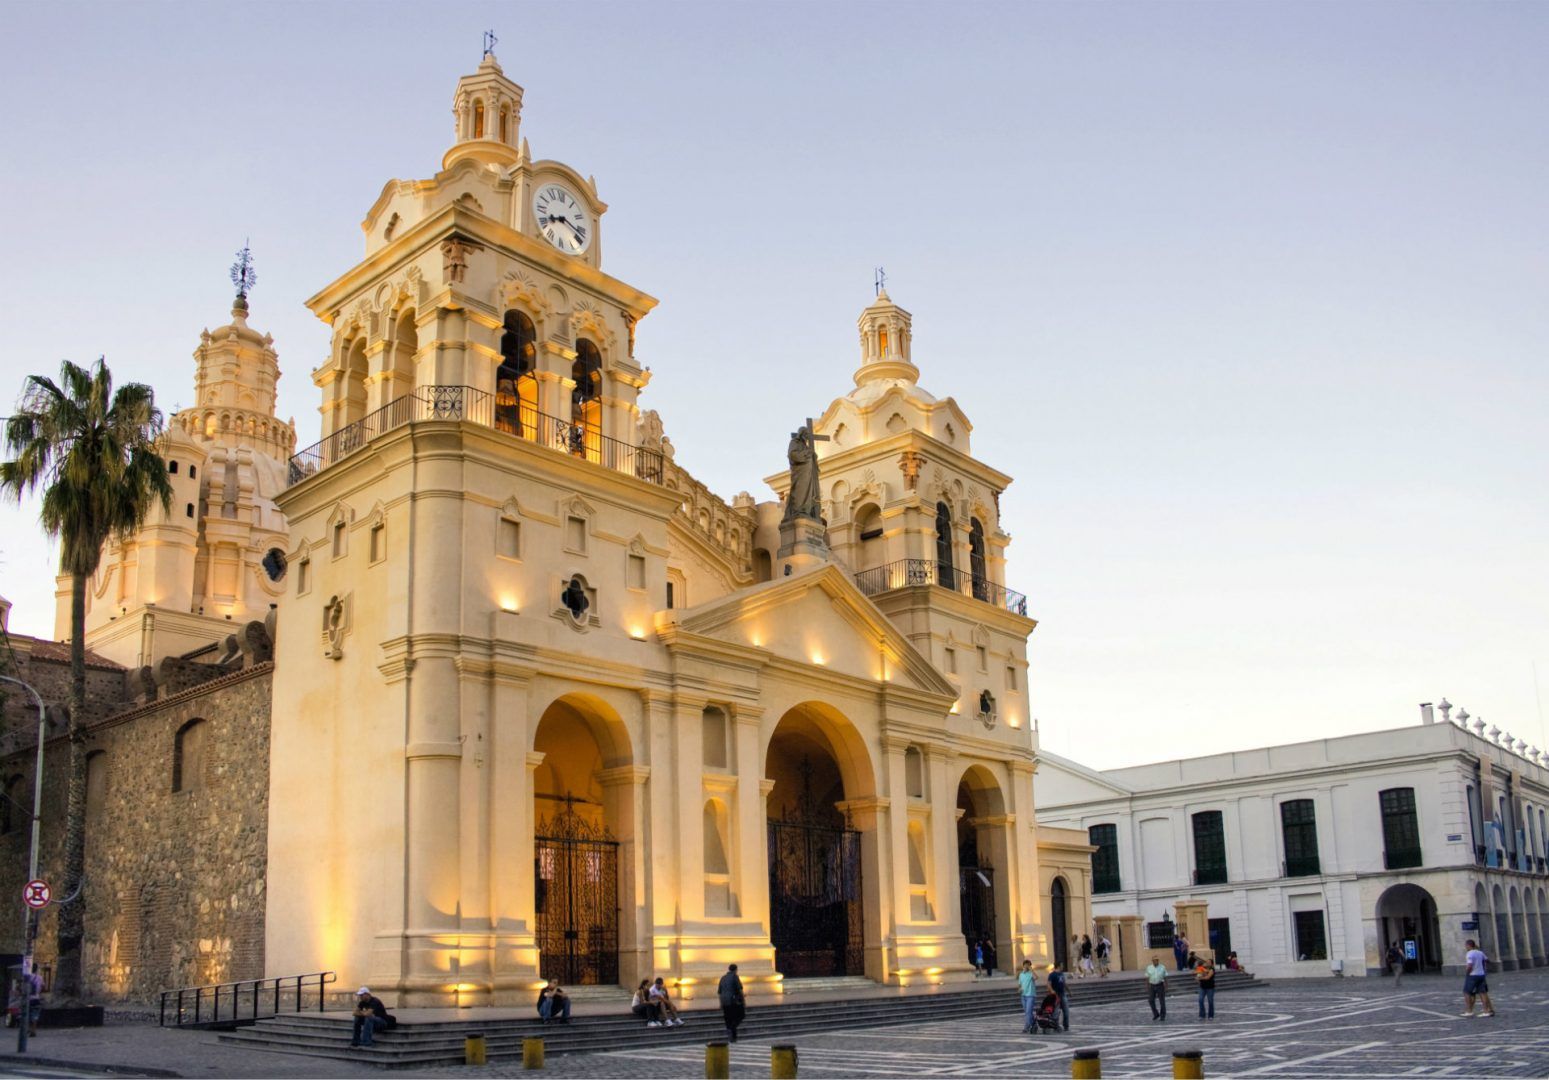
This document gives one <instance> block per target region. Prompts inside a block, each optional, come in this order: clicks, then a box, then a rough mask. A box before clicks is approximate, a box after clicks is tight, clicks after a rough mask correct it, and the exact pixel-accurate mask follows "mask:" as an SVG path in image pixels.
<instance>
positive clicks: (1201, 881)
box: [1194, 866, 1226, 885]
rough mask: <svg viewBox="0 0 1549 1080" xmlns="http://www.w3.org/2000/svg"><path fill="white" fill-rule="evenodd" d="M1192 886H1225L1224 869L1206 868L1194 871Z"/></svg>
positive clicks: (1217, 867) (1221, 867)
mask: <svg viewBox="0 0 1549 1080" xmlns="http://www.w3.org/2000/svg"><path fill="white" fill-rule="evenodd" d="M1194 884H1196V885H1225V884H1226V867H1224V866H1206V867H1202V868H1200V869H1198V870H1196V871H1194Z"/></svg>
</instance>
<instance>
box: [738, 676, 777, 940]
mask: <svg viewBox="0 0 1549 1080" xmlns="http://www.w3.org/2000/svg"><path fill="white" fill-rule="evenodd" d="M763 715H764V710H763V709H761V708H758V707H757V706H753V705H738V706H737V707H736V715H735V716H734V717H733V718H732V725H733V727H732V730H733V739H734V740H735V742H734V745H733V748H732V751H733V753H734V754H735V758H734V761H735V763H736V769H737V793H736V800H737V802H736V805H735V806H734V807H732V808H731V809H732V815H733V816H732V820H733V822H734V823H735V824H734V825H733V828H735V829H736V834H737V842H736V863H737V866H736V874H735V876H734V878H733V879H732V887H733V888H735V889H736V890H737V896H738V898H739V900H740V904H741V906H740V908H739V910H740V911H741V913H742V917H743V918H744V919H757V920H761V921H762V922H763V924H764V941H765V943H766V944H767V942H768V941H769V811H768V808H767V806H766V802H767V799H768V791H767V790H765V789H764V786H763V784H764V769H763V755H762V749H763V737H762V720H763Z"/></svg>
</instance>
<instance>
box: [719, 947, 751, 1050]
mask: <svg viewBox="0 0 1549 1080" xmlns="http://www.w3.org/2000/svg"><path fill="white" fill-rule="evenodd" d="M715 992H716V995H717V996H718V997H719V998H720V999H721V1019H722V1020H724V1021H726V1038H727V1039H728V1040H729V1041H731V1042H736V1041H737V1025H738V1024H740V1023H742V1020H743V1017H745V1016H747V1015H748V999H747V997H746V995H744V994H743V992H742V979H741V978H740V977H738V975H737V965H736V964H732V965H730V966H729V967H727V969H726V974H725V975H722V976H721V982H720V985H719V986H717V987H716V988H715Z"/></svg>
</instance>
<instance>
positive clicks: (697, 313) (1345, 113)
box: [0, 2, 1549, 767]
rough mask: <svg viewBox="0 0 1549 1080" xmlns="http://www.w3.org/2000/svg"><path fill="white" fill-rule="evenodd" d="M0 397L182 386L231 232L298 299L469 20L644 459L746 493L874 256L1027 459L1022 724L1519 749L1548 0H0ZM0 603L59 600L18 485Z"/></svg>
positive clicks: (949, 366)
mask: <svg viewBox="0 0 1549 1080" xmlns="http://www.w3.org/2000/svg"><path fill="white" fill-rule="evenodd" d="M0 16H3V18H4V23H5V27H6V32H5V33H4V35H3V37H0V254H3V258H0V407H3V406H5V405H8V404H9V402H10V401H11V400H12V398H13V396H14V394H15V393H16V391H17V389H19V387H20V384H21V380H22V378H23V376H24V375H26V374H28V373H30V372H39V371H44V372H53V371H54V370H55V369H56V368H57V364H58V361H59V360H60V359H61V358H62V357H69V358H71V359H74V360H77V361H80V362H85V361H88V360H90V359H92V358H94V357H96V356H97V355H99V354H106V356H107V358H108V361H109V364H110V365H111V366H112V368H113V370H114V372H115V373H116V375H117V376H118V377H119V378H120V379H141V380H146V381H149V382H151V383H152V384H153V385H154V386H155V388H156V390H157V395H158V399H159V400H160V402H161V403H162V404H163V406H164V407H165V408H167V409H168V410H169V411H170V409H171V408H172V407H173V406H176V405H180V404H186V403H188V401H189V399H190V397H191V393H192V376H193V361H192V359H191V356H190V354H191V352H192V350H193V349H194V347H195V345H196V344H197V343H198V335H199V331H200V329H201V328H203V327H206V326H215V325H219V324H221V323H223V322H225V321H227V318H228V316H227V312H228V309H229V306H230V303H229V302H230V297H231V291H232V290H231V288H230V285H229V283H228V281H227V279H226V269H227V266H228V265H229V263H230V262H231V258H232V253H233V252H234V251H235V250H236V249H237V248H239V247H240V246H241V245H242V242H243V240H244V238H246V237H251V238H252V244H253V249H254V252H255V254H256V257H257V263H258V268H259V272H260V283H259V286H258V288H257V290H256V291H255V294H254V296H253V315H252V322H253V324H254V325H256V326H258V327H260V328H262V329H264V330H267V331H269V332H270V333H272V334H273V335H274V337H275V339H276V344H277V348H278V349H279V353H280V362H281V365H282V368H283V370H284V373H285V375H284V378H283V380H282V383H281V398H282V414H284V415H294V416H295V418H296V423H297V426H298V428H299V429H300V433H301V443H302V444H303V445H305V444H308V443H311V442H313V441H315V440H316V438H317V435H318V417H317V412H316V406H317V402H318V396H317V392H316V391H315V389H314V388H313V387H312V386H311V385H310V381H309V379H308V372H309V371H310V370H311V369H312V368H313V367H315V366H316V365H317V364H318V363H319V362H320V361H321V360H322V359H323V358H324V357H325V355H326V351H327V331H326V327H325V326H324V325H323V324H322V323H321V322H318V321H317V320H316V319H314V318H313V317H312V316H311V314H310V313H308V312H307V311H306V310H305V308H304V307H303V306H302V301H303V300H304V299H305V298H306V297H307V296H309V295H311V294H312V293H313V292H314V291H315V290H316V289H318V288H319V287H320V286H322V285H323V284H325V283H327V282H328V281H331V280H332V279H333V278H334V277H336V276H337V275H338V274H339V273H340V272H342V271H343V270H344V269H346V268H347V267H349V266H350V265H352V264H353V263H354V262H355V261H356V260H357V259H358V258H359V257H360V255H361V253H362V238H361V234H360V230H359V222H360V221H361V219H362V217H363V216H364V214H365V211H366V209H367V208H368V207H369V206H370V205H371V203H372V202H373V201H374V200H375V199H376V197H377V195H378V193H379V192H380V191H381V189H382V185H383V184H384V183H385V182H386V181H387V180H388V179H390V178H394V177H399V178H415V177H424V176H429V175H431V174H433V173H434V171H435V170H436V169H437V167H438V166H439V163H440V160H441V154H442V152H443V151H444V150H445V149H446V147H447V145H448V143H449V142H450V138H451V123H452V120H451V111H450V110H451V97H452V90H453V86H454V85H455V83H456V80H457V77H458V76H459V75H461V74H464V73H466V72H468V71H471V70H472V69H473V67H474V66H475V65H476V64H477V62H478V59H479V54H480V36H479V35H480V32H481V31H483V30H484V29H485V28H487V27H493V28H494V29H495V31H496V33H497V34H498V35H499V37H500V44H499V45H498V47H497V50H496V52H497V54H498V56H499V57H500V60H501V62H502V64H503V66H504V67H505V70H506V72H507V74H508V75H510V76H511V77H513V78H514V79H515V80H516V81H517V82H518V83H520V84H522V86H524V87H525V88H526V91H527V94H526V101H525V106H524V110H523V122H522V131H523V134H524V135H526V136H527V137H528V138H529V139H530V141H531V144H532V148H533V152H534V154H535V155H536V156H538V157H551V158H558V159H560V160H562V161H566V162H568V163H570V164H572V165H574V166H575V167H576V168H578V169H579V170H580V172H581V173H583V174H588V173H591V174H595V175H596V177H597V184H598V189H599V191H600V193H601V195H602V197H603V198H604V199H605V200H606V201H607V202H608V203H609V205H610V207H611V208H610V210H609V212H608V214H607V216H606V218H605V221H604V234H605V235H604V244H605V247H604V255H605V267H606V269H608V270H609V271H610V272H611V273H613V274H614V275H616V276H618V277H620V278H623V279H624V280H626V281H628V282H630V283H631V284H634V285H636V286H638V287H640V288H642V289H644V290H645V291H647V292H649V293H651V294H653V295H654V296H656V297H658V298H659V299H660V300H661V306H660V308H658V309H657V311H656V312H654V313H653V314H652V315H651V316H650V317H649V318H648V319H646V320H645V321H644V322H643V323H642V324H641V328H640V338H639V349H638V355H639V357H640V358H641V360H642V361H643V362H644V363H646V364H649V365H650V366H651V368H652V369H653V370H654V372H655V378H654V380H653V382H652V383H651V386H650V388H649V389H648V391H647V392H646V395H645V398H644V401H643V404H644V405H645V406H646V407H652V408H656V409H658V410H659V411H660V412H661V414H662V417H663V418H664V420H665V422H666V425H667V431H668V434H669V435H670V436H671V437H672V439H673V441H674V442H675V444H676V445H677V447H678V460H679V461H680V462H682V463H684V464H685V465H687V466H688V467H689V468H690V469H691V470H692V471H693V472H695V474H696V475H698V476H699V477H700V478H701V479H703V480H704V481H705V482H706V483H708V484H709V485H710V486H711V487H712V488H714V489H715V490H717V491H719V492H720V493H722V494H723V495H724V496H727V497H728V498H729V497H730V496H732V495H734V494H735V493H736V492H737V491H739V490H742V489H746V490H749V491H751V492H753V493H754V494H755V495H756V496H757V497H759V498H768V497H769V496H770V493H769V492H768V490H767V489H764V488H763V487H762V485H761V483H760V479H759V478H760V477H762V476H765V475H768V474H769V473H771V472H774V471H775V470H777V469H779V468H781V467H783V465H784V456H783V455H784V447H785V441H786V436H787V433H788V432H789V431H790V430H792V428H793V427H794V425H795V424H796V423H797V422H798V421H799V420H800V419H801V418H803V417H805V416H809V415H811V416H816V415H817V414H818V413H820V412H821V411H822V409H823V408H824V407H825V406H826V405H827V403H828V402H829V401H830V400H831V399H832V398H833V397H834V396H836V395H837V394H840V393H843V392H845V391H846V390H847V389H848V388H849V387H850V385H851V383H850V374H851V372H852V371H853V370H854V368H855V366H856V360H857V355H858V353H857V345H856V334H855V326H854V320H855V317H856V315H857V314H858V313H859V311H860V309H861V308H862V307H863V306H864V305H865V304H866V303H867V302H868V301H869V300H870V299H871V279H872V268H873V267H874V266H876V265H878V264H882V265H884V266H886V267H887V270H888V275H889V277H888V282H889V292H890V293H891V294H892V296H893V298H894V299H895V300H896V301H898V302H899V303H900V304H902V305H903V306H904V307H906V308H908V309H909V310H910V311H912V312H913V314H914V316H915V324H914V325H915V360H916V362H917V363H918V365H919V367H920V368H921V371H922V373H923V374H922V379H921V382H922V384H923V385H924V386H925V387H926V388H927V389H930V390H931V391H933V392H935V393H937V394H938V395H947V394H950V395H952V396H954V397H956V399H957V401H958V403H959V404H960V405H961V406H962V407H963V409H964V410H965V411H966V412H967V414H968V415H969V417H970V418H971V419H972V420H973V422H974V432H973V445H974V451H975V453H976V455H977V456H978V457H980V458H982V459H984V460H986V461H988V462H989V463H990V464H992V465H995V466H996V467H998V468H1000V469H1002V470H1004V471H1006V472H1008V473H1010V474H1012V475H1013V476H1015V477H1016V483H1015V484H1013V486H1012V487H1011V489H1010V490H1009V491H1008V492H1007V493H1006V495H1005V497H1004V498H1003V500H1002V507H1003V510H1004V515H1005V526H1006V528H1007V530H1008V531H1009V532H1010V533H1011V534H1012V536H1013V538H1014V540H1013V544H1012V547H1011V550H1010V565H1009V570H1008V578H1009V582H1008V583H1009V584H1010V585H1011V586H1012V587H1013V588H1017V589H1020V590H1022V591H1025V592H1026V593H1027V594H1028V596H1029V597H1030V601H1029V603H1030V610H1031V613H1032V614H1034V615H1035V616H1036V617H1037V618H1038V619H1039V620H1040V625H1039V627H1038V629H1037V630H1036V631H1035V633H1034V634H1033V637H1032V641H1031V646H1030V653H1031V661H1032V672H1031V687H1032V693H1033V709H1032V711H1033V714H1034V716H1036V717H1038V718H1039V720H1040V722H1041V731H1042V737H1043V742H1044V745H1045V746H1047V747H1048V748H1050V749H1052V750H1054V751H1056V752H1059V753H1064V754H1068V755H1071V756H1075V757H1077V758H1080V759H1081V760H1083V761H1085V762H1088V763H1090V764H1092V765H1095V766H1098V767H1104V766H1111V765H1120V764H1128V763H1133V762H1138V761H1144V760H1151V759H1155V758H1159V757H1167V756H1175V755H1178V754H1185V755H1188V754H1197V753H1205V752H1209V751H1211V750H1212V749H1218V748H1228V747H1246V746H1252V745H1261V744H1266V743H1271V742H1280V741H1285V740H1290V739H1296V738H1311V737H1315V736H1320V735H1330V734H1339V733H1344V732H1350V731H1358V730H1370V729H1375V728H1381V727H1390V726H1397V725H1400V724H1407V723H1410V722H1413V721H1414V720H1415V718H1416V705H1417V703H1419V702H1421V701H1434V700H1439V699H1440V698H1441V697H1442V696H1443V695H1446V696H1448V697H1449V698H1450V699H1451V700H1452V701H1453V702H1454V703H1456V704H1462V705H1464V706H1466V707H1467V708H1468V709H1469V710H1470V711H1471V712H1474V713H1477V714H1479V715H1482V716H1483V717H1484V718H1485V719H1486V720H1487V721H1488V722H1490V723H1494V724H1499V725H1500V726H1501V727H1503V728H1508V729H1510V730H1512V731H1514V732H1516V733H1517V734H1519V735H1521V736H1522V737H1523V738H1526V739H1528V740H1529V741H1531V742H1535V743H1537V744H1539V745H1540V746H1549V735H1546V732H1545V729H1544V717H1545V715H1546V710H1545V709H1544V707H1542V706H1541V705H1540V702H1539V698H1540V696H1541V695H1540V686H1538V685H1535V664H1536V670H1537V676H1536V677H1537V683H1538V684H1541V689H1542V695H1549V625H1546V615H1549V554H1546V553H1549V508H1546V501H1545V497H1544V496H1545V481H1546V464H1549V461H1546V459H1549V423H1546V422H1545V419H1546V417H1545V413H1546V404H1549V375H1546V364H1545V361H1546V359H1549V350H1546V345H1549V304H1546V297H1549V270H1546V264H1545V259H1546V252H1549V134H1546V133H1549V125H1546V124H1545V120H1544V117H1545V103H1546V102H1549V64H1546V63H1545V60H1544V58H1545V56H1549V5H1545V4H1528V3H1521V4H1484V3H1466V4H1448V3H1427V4H1392V5H1388V4H1359V3H1339V4H1333V3H1319V4H1313V3H1307V4H1299V5H1276V4H1268V3H1254V4H1235V5H1232V4H1207V3H1188V4H1168V3H1160V2H1153V3H1146V4H1140V5H1130V4H1121V3H1110V4H1085V3H1082V4H1053V3H1050V4H1027V3H1017V4H1008V5H1003V6H1002V5H995V4H973V3H954V4H924V3H918V4H910V3H903V2H890V3H866V4H863V3H850V4H840V3H812V4H801V3H783V4H764V5H759V4H751V3H713V4H692V3H674V4H665V3H657V4H648V3H631V4H596V5H593V4H578V3H559V2H555V3H548V4H541V3H528V2H521V3H516V2H512V3H498V4H496V3H486V4H466V5H458V4H450V3H448V4H434V5H432V4H425V3H414V4H405V5H402V6H398V5H393V4H388V3H364V2H362V3H351V4H337V5H329V4H322V3H307V4H300V3H297V4H279V3H243V4H237V3H227V4H215V3H200V4H176V3H159V4H133V3H114V4H109V5H102V6H84V5H71V4H64V3H47V4H42V3H39V4H16V3H13V4H8V5H5V6H4V7H3V8H0ZM0 515H3V516H0V522H3V525H4V528H3V530H0V593H3V594H4V595H6V596H7V597H9V598H10V599H11V600H13V601H14V602H15V603H16V610H15V612H14V613H13V617H12V625H13V628H15V629H18V630H20V631H22V632H27V633H37V634H43V635H48V634H51V633H52V630H53V598H52V593H53V573H54V567H55V563H54V558H55V556H54V554H53V553H52V552H51V551H50V550H49V549H48V547H47V546H46V545H45V544H44V543H43V541H42V540H41V539H40V538H39V536H38V534H37V530H36V528H35V524H34V523H35V518H36V511H35V507H32V506H26V507H23V508H22V509H20V510H18V509H16V508H15V507H6V508H4V509H3V510H0Z"/></svg>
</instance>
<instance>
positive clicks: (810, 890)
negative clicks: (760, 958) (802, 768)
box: [769, 820, 865, 979]
mask: <svg viewBox="0 0 1549 1080" xmlns="http://www.w3.org/2000/svg"><path fill="white" fill-rule="evenodd" d="M769 923H770V938H771V940H772V941H773V943H774V948H775V968H776V970H778V971H779V972H781V973H782V974H783V975H784V976H785V977H786V978H788V979H790V978H803V977H813V976H825V975H863V974H865V955H864V953H865V949H864V923H863V916H862V909H861V834H860V833H858V832H856V831H855V830H854V829H848V828H833V827H831V826H827V825H818V824H814V823H812V822H810V821H805V820H797V821H771V822H770V823H769Z"/></svg>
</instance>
